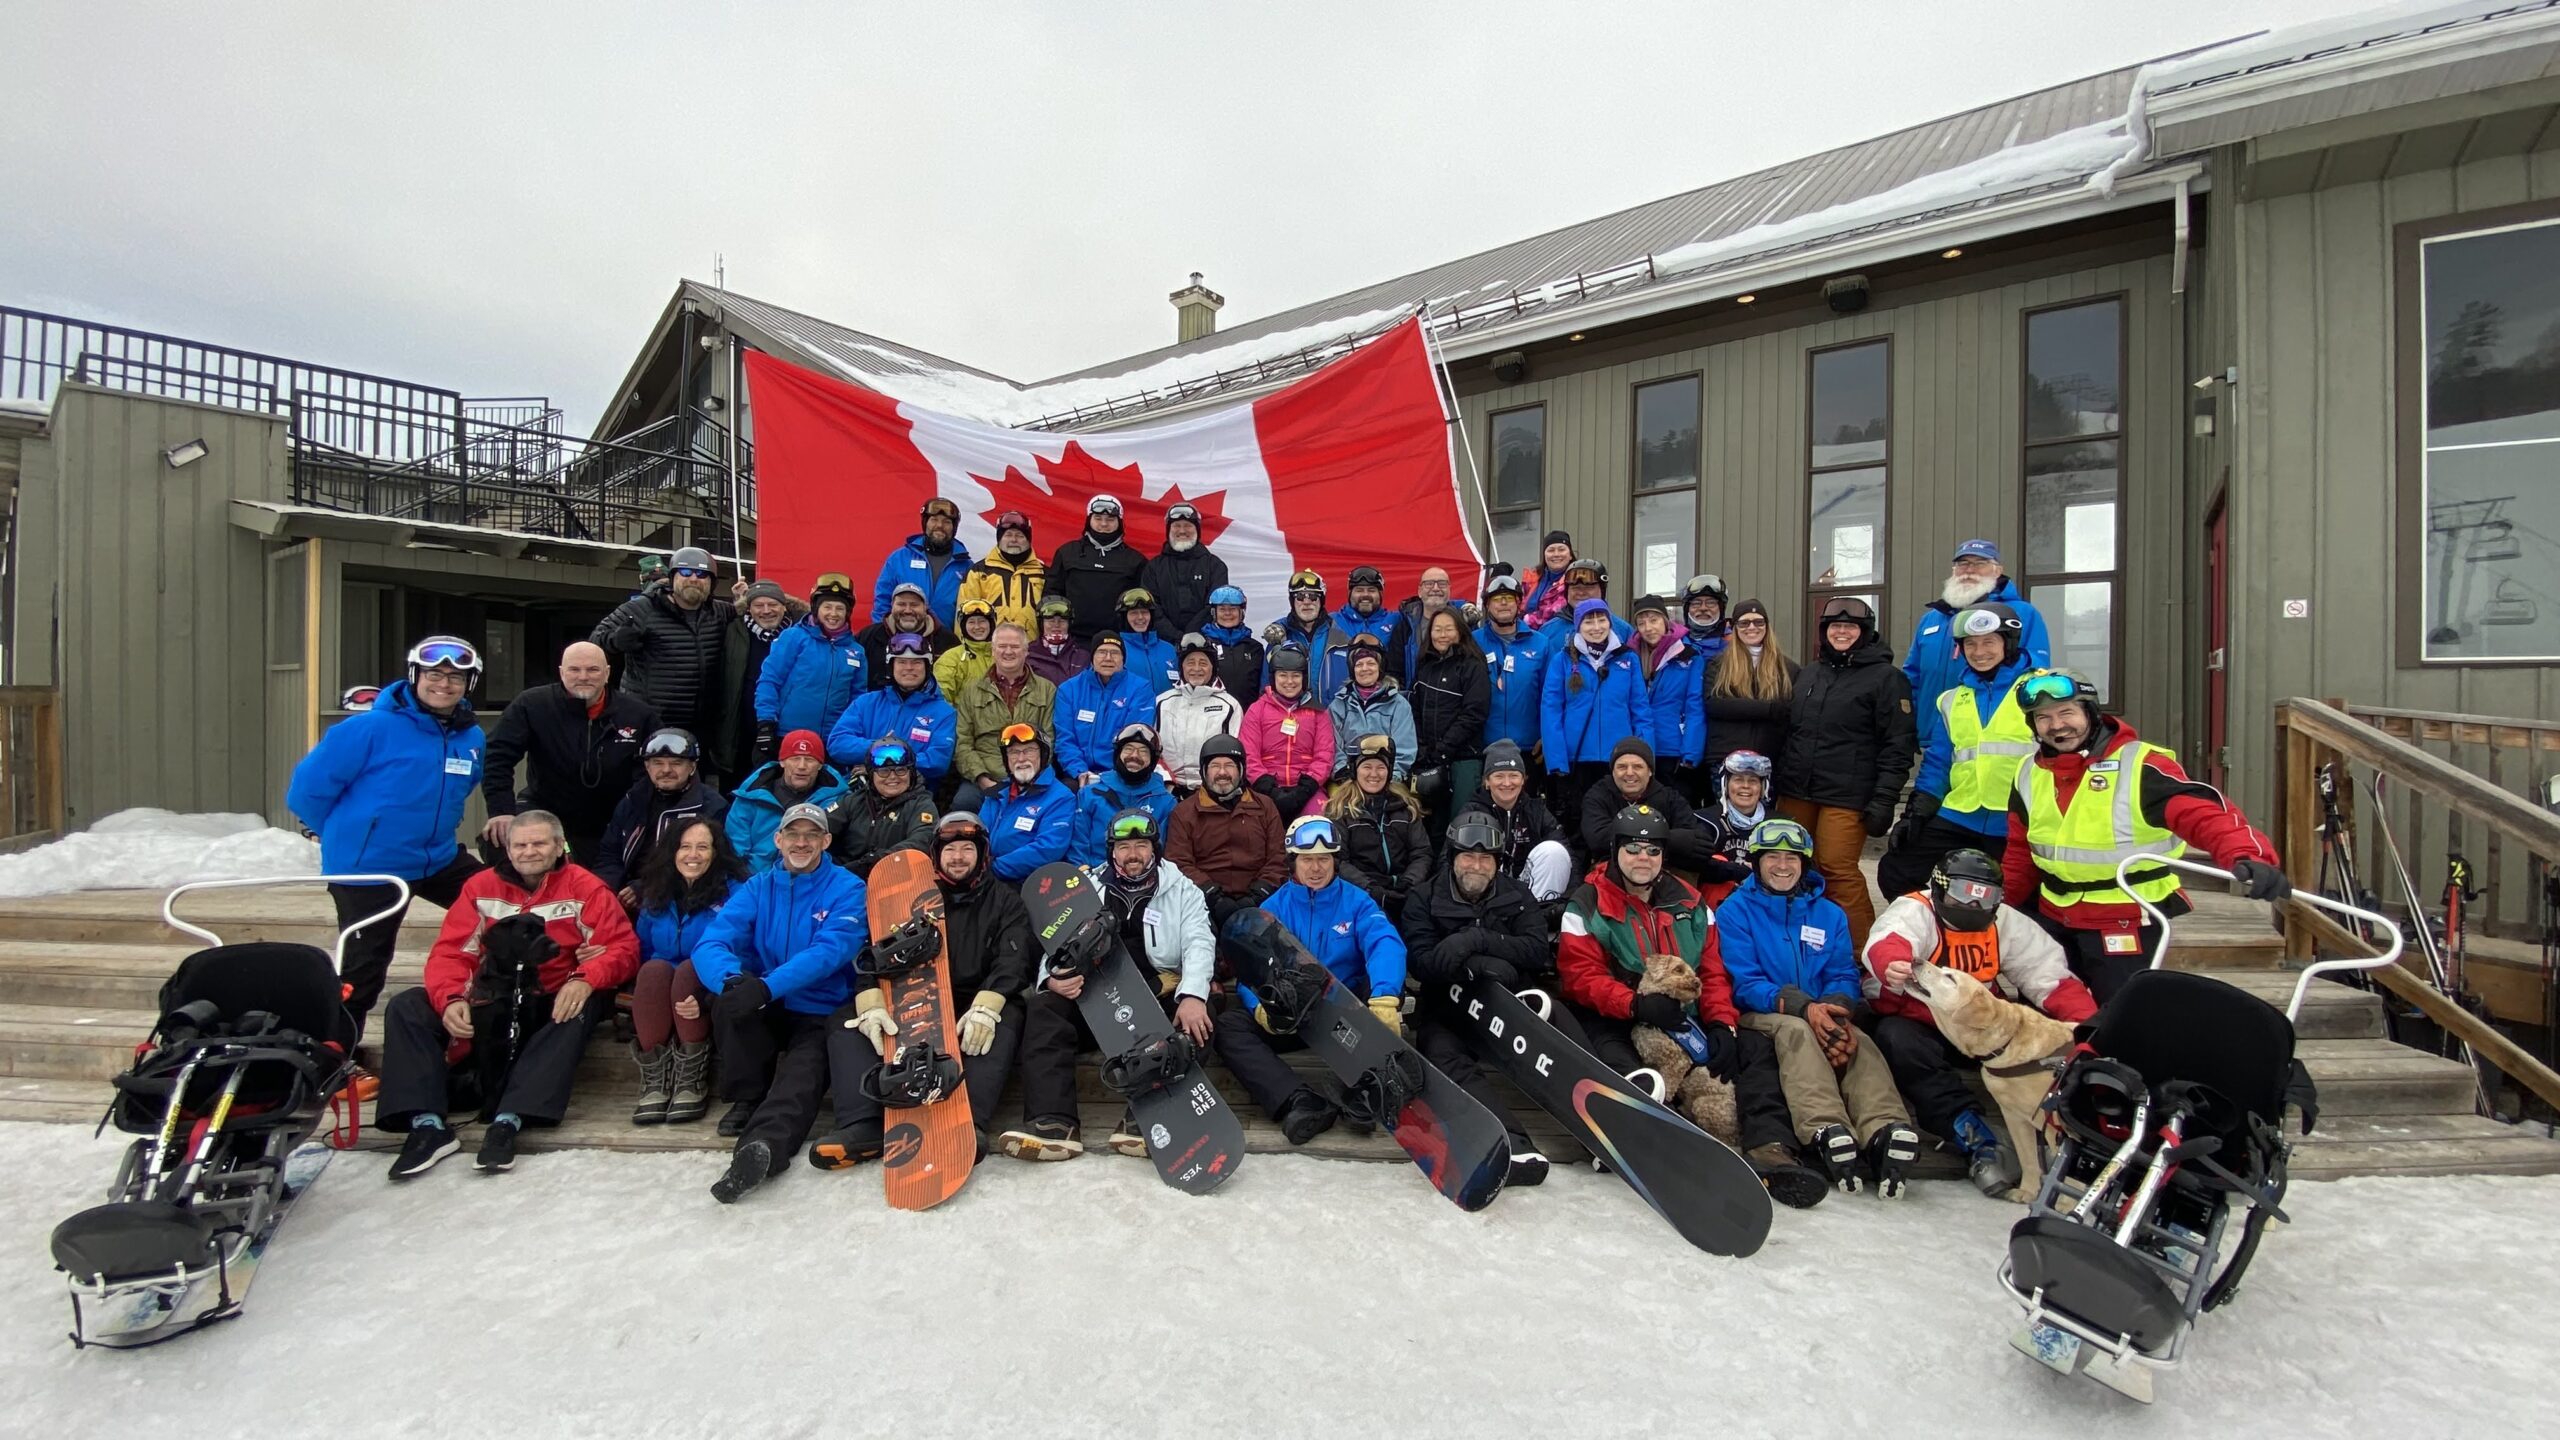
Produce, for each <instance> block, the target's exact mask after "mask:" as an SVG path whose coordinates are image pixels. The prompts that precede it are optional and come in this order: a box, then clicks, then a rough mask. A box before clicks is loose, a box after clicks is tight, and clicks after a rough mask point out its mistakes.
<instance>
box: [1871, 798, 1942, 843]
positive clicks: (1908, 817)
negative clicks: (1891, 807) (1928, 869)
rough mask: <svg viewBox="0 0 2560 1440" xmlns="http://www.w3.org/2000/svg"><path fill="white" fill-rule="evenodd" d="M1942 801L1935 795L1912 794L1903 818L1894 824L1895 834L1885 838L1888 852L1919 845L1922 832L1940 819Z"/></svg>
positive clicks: (1904, 808) (1903, 811)
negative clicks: (1933, 821)
mask: <svg viewBox="0 0 2560 1440" xmlns="http://www.w3.org/2000/svg"><path fill="white" fill-rule="evenodd" d="M1939 804H1940V801H1939V799H1938V797H1937V796H1935V795H1923V794H1920V793H1919V792H1917V791H1914V792H1912V796H1911V800H1910V803H1908V804H1906V805H1904V806H1903V807H1902V818H1901V819H1899V820H1896V821H1895V822H1893V833H1892V834H1891V835H1889V836H1887V837H1886V838H1885V842H1884V843H1885V848H1886V849H1888V850H1905V849H1909V848H1910V847H1911V846H1913V845H1915V844H1918V843H1919V840H1920V832H1921V831H1923V830H1926V829H1928V828H1929V822H1930V821H1932V820H1935V819H1937V818H1938V806H1939Z"/></svg>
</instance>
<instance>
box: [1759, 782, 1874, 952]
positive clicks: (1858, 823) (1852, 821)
mask: <svg viewBox="0 0 2560 1440" xmlns="http://www.w3.org/2000/svg"><path fill="white" fill-rule="evenodd" d="M1778 813H1779V814H1781V815H1784V816H1786V817H1787V818H1788V819H1790V820H1793V821H1794V822H1796V823H1797V824H1799V825H1801V826H1803V827H1804V828H1805V830H1806V831H1807V832H1808V833H1809V834H1811V835H1812V836H1813V868H1814V869H1816V870H1818V871H1821V872H1822V893H1824V894H1825V895H1828V896H1829V897H1831V901H1832V903H1833V904H1835V905H1838V906H1839V907H1840V908H1841V909H1842V910H1844V911H1847V912H1848V915H1849V943H1851V944H1853V945H1855V946H1857V947H1858V952H1859V953H1860V954H1861V955H1863V954H1865V953H1866V949H1867V931H1868V930H1869V929H1871V928H1873V927H1874V925H1875V923H1876V898H1875V892H1873V891H1871V890H1869V889H1868V888H1867V875H1866V872H1865V871H1863V870H1860V869H1859V868H1858V856H1859V854H1860V852H1862V851H1864V850H1865V849H1866V848H1867V822H1866V820H1865V818H1864V817H1863V816H1861V815H1860V814H1859V813H1858V812H1857V811H1855V810H1847V809H1843V808H1841V807H1840V806H1837V805H1816V804H1814V803H1812V802H1811V801H1809V800H1794V799H1787V800H1780V801H1779V802H1778Z"/></svg>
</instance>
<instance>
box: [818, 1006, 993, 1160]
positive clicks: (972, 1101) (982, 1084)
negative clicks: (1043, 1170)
mask: <svg viewBox="0 0 2560 1440" xmlns="http://www.w3.org/2000/svg"><path fill="white" fill-rule="evenodd" d="M1022 1012H1023V1007H1022V1006H1020V1005H1011V1004H1009V1005H1007V1006H1005V1007H1004V1014H1003V1015H1001V1016H999V1017H997V1019H996V1038H995V1043H994V1044H992V1045H990V1046H988V1047H987V1053H986V1054H984V1055H962V1056H959V1057H958V1059H959V1061H960V1088H961V1089H963V1090H965V1091H967V1092H968V1095H969V1120H970V1123H972V1124H974V1125H976V1126H977V1127H978V1133H979V1134H980V1135H981V1136H984V1135H985V1134H986V1133H987V1127H988V1125H989V1123H990V1122H992V1121H993V1120H994V1119H995V1114H996V1097H997V1096H998V1095H1000V1094H1002V1093H1004V1082H1005V1081H1006V1080H1007V1079H1009V1078H1011V1076H1012V1075H1013V1061H1014V1056H1015V1055H1016V1054H1017V1053H1019V1052H1020V1050H1021V1048H1022V1026H1023V1018H1022ZM853 1017H854V1009H853V1006H852V1005H851V1004H850V1003H848V1004H846V1005H845V1006H844V1007H843V1008H841V1009H839V1010H837V1011H836V1013H835V1014H833V1015H830V1016H828V1017H827V1027H826V1046H827V1072H828V1074H829V1075H831V1076H832V1077H834V1078H833V1080H832V1084H833V1085H834V1087H835V1097H836V1128H838V1129H840V1130H856V1131H861V1132H864V1133H866V1134H872V1135H876V1134H878V1133H879V1131H880V1102H879V1101H877V1100H874V1099H872V1098H871V1097H870V1096H868V1095H865V1094H864V1093H863V1090H864V1088H865V1087H864V1084H863V1082H864V1081H866V1080H869V1079H870V1078H871V1076H872V1075H873V1074H874V1073H876V1072H877V1071H878V1070H879V1069H880V1049H879V1047H878V1046H876V1045H873V1044H872V1043H871V1041H870V1040H869V1039H868V1038H867V1037H865V1036H864V1035H863V1033H862V1032H861V1031H859V1030H854V1029H850V1028H848V1026H849V1024H850V1022H851V1021H852V1019H853Z"/></svg>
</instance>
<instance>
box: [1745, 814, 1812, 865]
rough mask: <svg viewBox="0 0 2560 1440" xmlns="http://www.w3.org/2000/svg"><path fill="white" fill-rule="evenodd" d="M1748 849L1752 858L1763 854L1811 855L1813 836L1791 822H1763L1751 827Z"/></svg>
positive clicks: (1809, 856) (1808, 856)
mask: <svg viewBox="0 0 2560 1440" xmlns="http://www.w3.org/2000/svg"><path fill="white" fill-rule="evenodd" d="M1749 849H1750V851H1751V853H1752V854H1753V855H1754V856H1759V855H1765V854H1778V855H1802V856H1805V857H1807V858H1808V859H1809V858H1811V857H1812V855H1813V836H1811V835H1809V834H1807V833H1806V832H1805V828H1804V827H1803V826H1802V825H1799V824H1797V823H1796V822H1794V821H1793V820H1763V821H1761V822H1760V823H1759V824H1757V825H1755V826H1753V827H1751V842H1750V846H1749Z"/></svg>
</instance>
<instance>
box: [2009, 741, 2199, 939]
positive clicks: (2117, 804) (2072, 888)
mask: <svg viewBox="0 0 2560 1440" xmlns="http://www.w3.org/2000/svg"><path fill="white" fill-rule="evenodd" d="M2155 752H2156V753H2158V754H2161V755H2164V756H2165V755H2168V754H2169V753H2170V752H2168V751H2166V750H2163V749H2161V748H2160V747H2159V746H2156V745H2152V744H2149V743H2147V742H2145V741H2140V740H2137V741H2134V742H2133V743H2132V744H2129V745H2127V746H2125V747H2124V748H2123V749H2121V750H2118V751H2117V752H2115V754H2113V755H2111V756H2109V757H2108V758H2107V759H2105V760H2102V761H2099V762H2098V763H2097V764H2095V765H2092V766H2090V767H2089V768H2088V769H2087V770H2086V771H2084V772H2083V773H2082V775H2081V777H2080V788H2079V789H2078V791H2077V792H2076V793H2074V794H2073V796H2072V804H2071V805H2070V806H2069V807H2068V808H2066V807H2065V806H2063V805H2062V804H2061V802H2060V801H2059V800H2058V799H2057V791H2056V788H2055V786H2054V781H2053V772H2052V771H2051V770H2048V769H2046V768H2045V767H2044V766H2042V765H2027V766H2024V767H2022V768H2020V770H2019V771H2018V778H2017V794H2018V797H2019V799H2021V800H2023V801H2024V802H2025V803H2026V809H2027V848H2028V851H2029V852H2030V853H2032V854H2033V855H2034V856H2035V858H2036V867H2037V868H2038V869H2039V870H2041V871H2042V872H2043V874H2044V887H2043V888H2044V893H2045V896H2046V897H2047V898H2048V899H2051V900H2052V901H2054V902H2055V903H2056V904H2060V905H2068V904H2070V903H2072V902H2073V901H2075V900H2091V901H2095V902H2097V903H2100V904H2110V905H2130V904H2132V903H2133V896H2132V895H2128V894H2126V893H2125V891H2124V888H2123V887H2122V886H2120V885H2119V884H2117V882H2116V866H2117V865H2118V864H2120V863H2122V862H2123V861H2124V860H2125V859H2126V858H2127V857H2129V856H2135V855H2183V854H2185V853H2186V850H2187V847H2186V843H2185V842H2184V841H2182V840H2180V839H2179V838H2178V837H2177V836H2176V835H2175V834H2173V833H2171V832H2170V831H2168V830H2166V829H2163V828H2162V827H2160V826H2157V825H2154V824H2152V823H2151V822H2150V821H2149V820H2146V819H2145V818H2143V814H2142V793H2141V787H2142V772H2143V769H2144V763H2145V760H2146V759H2147V757H2149V756H2150V755H2152V754H2153V753H2155ZM2102 791H2103V792H2105V794H2106V798H2105V800H2103V801H2097V800H2093V798H2092V797H2093V795H2095V794H2097V793H2099V792H2102ZM2177 891H2178V876H2177V872H2175V871H2173V870H2168V869H2165V868H2163V869H2155V870H2153V871H2152V872H2150V873H2148V874H2137V875H2136V876H2135V878H2134V884H2133V893H2134V895H2139V896H2141V897H2142V898H2143V899H2145V900H2148V901H2150V902H2152V903H2153V904H2155V905H2156V904H2158V903H2160V902H2161V901H2162V900H2165V899H2167V898H2168V897H2169V896H2171V895H2174V894H2176V893H2177Z"/></svg>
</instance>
